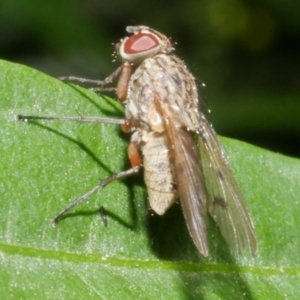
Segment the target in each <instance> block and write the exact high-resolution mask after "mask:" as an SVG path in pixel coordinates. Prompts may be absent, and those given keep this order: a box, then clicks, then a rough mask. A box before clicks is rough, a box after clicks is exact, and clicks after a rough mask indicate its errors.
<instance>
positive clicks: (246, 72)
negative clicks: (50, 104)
mask: <svg viewBox="0 0 300 300" xmlns="http://www.w3.org/2000/svg"><path fill="white" fill-rule="evenodd" d="M127 25H148V26H150V27H153V28H154V29H157V30H159V31H161V32H162V33H165V34H166V35H167V36H170V37H172V39H173V41H175V42H177V45H176V49H177V52H176V53H177V54H178V56H180V57H181V58H183V59H184V60H185V62H186V63H187V65H188V66H189V68H190V70H191V71H192V72H193V74H194V75H195V76H196V78H197V80H198V84H199V92H200V94H201V96H202V100H203V102H204V106H206V107H208V108H209V109H210V110H211V111H212V113H211V114H210V115H209V120H210V121H211V122H212V123H213V124H214V127H215V129H216V131H217V132H218V134H221V135H225V136H229V137H233V138H238V139H240V140H243V141H247V142H249V143H252V144H255V145H259V146H261V147H264V148H267V149H270V150H273V151H275V152H279V153H284V154H287V155H290V156H294V157H300V74H299V66H300V64H299V63H300V54H299V53H300V43H299V41H300V35H299V33H300V2H299V1H298V0H260V1H255V0H194V1H183V0H172V1H170V0H169V1H166V0H165V1H163V0H151V1H138V0H131V1H129V0H125V1H118V0H109V1H108V0H85V1H82V0H73V1H72V0H45V1H40V0H27V1H26V0H2V1H1V4H0V37H1V38H0V58H2V59H6V60H10V61H12V62H18V63H22V64H26V65H28V66H30V67H33V68H36V69H38V70H40V71H42V72H45V73H47V74H49V75H51V76H54V77H58V76H63V75H77V76H81V77H87V78H94V79H103V78H104V77H105V76H106V75H109V74H110V73H111V72H112V71H113V70H115V69H116V67H117V66H118V62H115V63H112V56H111V54H112V52H113V50H114V48H113V45H112V43H115V42H118V40H119V39H120V38H122V37H124V36H125V35H126V33H125V27H126V26H127ZM201 83H205V85H206V87H205V88H203V87H201ZM57 101H60V99H57Z"/></svg>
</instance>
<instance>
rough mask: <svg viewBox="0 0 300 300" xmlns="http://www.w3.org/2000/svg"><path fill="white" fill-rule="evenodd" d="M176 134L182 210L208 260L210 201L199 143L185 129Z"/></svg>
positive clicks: (175, 153)
mask: <svg viewBox="0 0 300 300" xmlns="http://www.w3.org/2000/svg"><path fill="white" fill-rule="evenodd" d="M173 132H174V133H175V136H174V144H173V145H174V165H175V170H176V178H177V185H178V194H179V198H180V201H181V206H182V209H183V213H184V216H185V220H186V223H187V227H188V229H189V232H190V235H191V237H192V239H193V241H194V243H195V245H196V246H197V248H198V250H199V251H200V253H201V254H202V255H203V256H208V254H209V249H208V243H207V197H206V190H205V185H204V177H203V174H202V172H201V169H200V165H199V153H198V147H197V143H196V142H195V140H194V139H193V137H192V135H191V133H190V132H186V131H185V130H184V129H177V130H175V131H173Z"/></svg>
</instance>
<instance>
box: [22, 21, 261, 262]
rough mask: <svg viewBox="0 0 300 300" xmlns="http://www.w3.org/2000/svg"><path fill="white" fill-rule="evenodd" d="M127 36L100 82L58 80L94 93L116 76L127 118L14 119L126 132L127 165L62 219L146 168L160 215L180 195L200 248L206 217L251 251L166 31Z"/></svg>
mask: <svg viewBox="0 0 300 300" xmlns="http://www.w3.org/2000/svg"><path fill="white" fill-rule="evenodd" d="M126 30H127V32H128V33H129V34H130V36H129V37H125V38H124V39H121V41H120V42H119V43H118V44H117V45H116V54H117V56H118V57H120V58H121V60H122V65H121V66H120V67H119V68H118V69H117V70H116V71H115V72H114V73H113V74H112V75H110V76H109V77H107V78H106V79H105V80H103V81H99V80H88V79H82V78H77V77H64V78H62V79H63V80H77V81H80V82H91V83H95V84H97V85H98V86H99V87H97V88H94V89H93V90H94V91H103V90H114V89H112V88H105V87H104V86H106V85H108V84H109V83H111V82H112V81H113V80H114V79H115V78H117V77H118V83H117V88H116V89H115V90H116V94H117V97H118V100H119V101H121V102H123V104H124V106H125V118H124V119H113V118H101V117H99V118H95V117H66V118H57V117H36V116H21V115H18V116H17V119H19V120H29V119H31V120H32V119H44V120H47V119H48V120H58V119H59V120H71V121H85V122H102V123H114V124H121V125H122V129H123V131H125V132H130V133H131V138H130V143H129V146H128V157H129V160H130V163H131V168H130V169H129V170H126V171H123V172H120V173H118V174H114V175H112V176H110V177H108V178H106V179H104V180H101V181H100V182H99V183H98V184H97V185H96V186H95V187H94V188H93V189H91V190H90V191H88V192H87V193H86V194H84V195H82V196H81V197H79V198H78V199H76V201H75V202H73V203H72V204H71V205H69V206H68V207H66V208H65V209H64V210H63V211H62V212H60V213H59V214H58V215H57V216H56V217H55V218H54V220H53V223H54V224H57V223H58V222H59V220H60V219H61V217H62V216H64V215H65V214H66V213H67V212H69V211H70V210H71V209H72V208H73V207H74V206H76V205H77V204H79V203H80V202H82V201H83V200H85V199H86V198H88V197H89V196H90V195H91V194H93V193H94V192H96V191H97V190H99V189H101V188H103V187H104V186H106V185H107V184H109V183H110V182H112V181H114V180H117V179H120V178H123V177H127V176H130V175H132V174H134V173H136V172H138V171H139V170H140V169H141V167H142V166H143V168H144V179H145V183H146V186H147V190H148V198H149V205H150V207H151V208H152V209H153V210H154V211H155V212H156V213H157V214H159V215H163V214H164V213H165V212H166V211H167V210H168V209H169V208H170V206H171V205H172V204H174V202H175V201H177V200H178V199H180V202H181V206H182V209H183V214H184V217H185V221H186V224H187V227H188V230H189V233H190V235H191V237H192V239H193V241H194V243H195V245H196V247H197V249H198V250H199V252H200V253H201V254H202V255H203V256H205V257H207V256H208V255H209V248H208V239H207V227H208V214H210V215H211V216H212V218H213V219H214V220H215V222H216V223H217V225H218V226H219V228H220V231H221V233H222V235H223V237H224V238H225V240H226V241H227V243H228V244H229V246H230V247H231V248H232V249H233V250H235V251H237V252H238V253H242V251H243V250H244V249H245V248H248V249H249V250H250V252H251V255H252V256H254V255H255V252H256V237H255V231H254V227H253V224H252V221H251V217H250V214H249V212H248V209H247V205H246V201H245V199H244V196H243V194H242V192H241V190H240V188H239V185H238V183H237V181H236V179H235V177H234V174H233V172H232V170H231V169H230V166H229V164H228V162H227V158H226V156H225V153H224V150H223V147H222V145H221V144H220V142H219V140H218V138H217V136H216V134H215V132H214V130H213V129H212V127H211V126H210V124H209V123H208V121H207V120H206V118H205V116H204V115H203V113H202V112H201V111H200V110H199V103H198V102H199V100H198V99H199V98H198V93H197V86H196V83H195V79H194V77H193V75H192V74H191V73H190V72H189V70H188V69H187V67H186V65H185V64H184V62H183V61H182V60H181V59H179V58H178V57H177V56H175V55H174V54H172V52H173V50H174V48H173V46H172V44H171V41H170V39H168V38H167V37H166V36H165V35H163V34H161V33H159V32H157V31H155V30H153V29H151V28H149V27H146V26H128V27H127V28H126Z"/></svg>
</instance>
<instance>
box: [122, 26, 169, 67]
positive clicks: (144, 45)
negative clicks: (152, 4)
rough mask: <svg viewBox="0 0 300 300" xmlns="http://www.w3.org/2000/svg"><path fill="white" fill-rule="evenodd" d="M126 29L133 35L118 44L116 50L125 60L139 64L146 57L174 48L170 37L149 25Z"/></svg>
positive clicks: (165, 52) (167, 51)
mask: <svg viewBox="0 0 300 300" xmlns="http://www.w3.org/2000/svg"><path fill="white" fill-rule="evenodd" d="M126 31H127V32H128V33H131V34H132V35H131V36H130V37H126V38H124V39H122V40H121V41H120V43H118V44H116V52H117V54H118V55H119V56H120V57H121V59H122V60H123V61H127V62H130V63H133V64H138V63H141V62H142V61H143V60H145V59H146V58H150V57H153V56H154V55H156V54H159V53H164V54H168V53H170V52H171V51H172V50H173V46H172V44H171V41H170V39H168V38H167V37H166V36H165V35H163V34H161V33H159V32H157V31H155V30H153V29H151V28H149V27H147V26H127V27H126Z"/></svg>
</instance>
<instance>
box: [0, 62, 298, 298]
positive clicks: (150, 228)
mask: <svg viewBox="0 0 300 300" xmlns="http://www.w3.org/2000/svg"><path fill="white" fill-rule="evenodd" d="M0 65H1V74H0V82H1V92H0V95H1V98H0V99H1V100H0V101H1V118H0V120H1V127H0V128H1V129H0V131H1V170H0V171H1V181H0V191H1V206H0V214H1V219H0V230H1V231H0V237H1V241H0V252H1V258H0V259H1V269H0V274H1V275H0V294H1V297H2V298H3V299H297V298H298V295H299V293H300V288H299V279H300V278H299V277H300V268H299V267H300V255H299V249H300V222H299V202H300V184H299V182H300V161H299V160H297V159H292V158H288V157H284V156H282V155H279V154H274V153H271V152H268V151H265V150H262V149H259V148H257V147H254V146H251V145H248V144H245V143H242V142H238V141H234V140H230V139H225V138H222V139H221V140H222V142H223V144H224V146H225V148H226V151H227V154H228V156H229V160H230V162H231V165H232V168H233V169H234V171H235V174H236V177H237V179H238V181H239V182H240V185H241V188H242V190H243V191H244V193H245V196H246V199H247V201H248V204H249V209H250V211H251V214H252V216H253V220H254V223H255V226H256V231H257V239H258V254H257V256H256V257H255V258H254V259H252V260H250V259H249V258H247V257H238V256H236V255H235V254H234V253H231V252H230V250H229V249H228V246H227V245H226V243H225V242H224V240H223V239H222V237H221V236H220V234H219V232H218V230H217V228H216V227H215V225H214V224H213V222H211V224H210V233H209V237H210V249H211V256H210V258H208V259H204V258H203V257H201V255H200V254H198V253H197V250H196V248H195V246H194V245H193V243H192V241H191V239H190V237H189V235H188V232H187V230H186V227H185V223H184V220H183V217H182V213H181V210H180V206H179V205H174V207H172V208H171V209H170V211H169V212H168V213H167V214H166V215H165V216H163V217H161V218H159V217H154V216H151V214H149V215H147V213H146V210H147V203H146V200H147V194H146V191H145V187H144V184H143V180H142V172H141V173H140V174H138V175H135V176H132V177H131V178H128V179H125V180H120V181H116V182H113V183H111V184H110V185H109V186H107V187H105V188H104V189H103V190H101V191H100V192H98V193H96V194H95V195H93V196H91V197H90V198H89V199H88V200H87V201H86V202H84V203H82V204H81V205H79V206H77V207H76V208H75V209H74V210H72V211H71V212H70V213H69V214H68V215H67V216H66V217H65V218H64V219H63V220H62V221H61V222H60V223H59V225H58V226H57V227H56V228H53V226H52V225H51V222H50V220H51V219H52V218H53V217H54V216H55V215H56V214H57V213H58V212H60V211H61V210H62V209H63V208H64V207H65V206H66V205H68V204H69V203H70V202H72V201H74V200H75V199H76V198H77V197H78V196H80V195H82V194H84V193H85V192H87V191H88V190H89V189H91V188H92V187H93V186H95V185H96V184H97V182H98V181H99V180H100V179H101V178H104V177H106V176H109V175H110V174H113V173H117V172H119V171H121V170H125V169H126V168H129V163H128V159H127V155H126V146H127V144H128V136H126V135H124V134H122V133H121V131H120V129H119V127H118V126H117V125H109V124H99V123H97V124H95V123H94V124H92V123H76V122H62V121H52V122H51V121H39V122H37V121H36V122H28V123H25V122H18V121H16V120H15V118H14V117H15V115H16V114H24V115H39V116H42V115H43V116H79V115H82V116H86V115H87V116H101V115H103V116H111V117H112V116H115V117H119V118H120V117H122V116H123V113H122V107H121V105H120V104H118V103H117V102H115V101H113V100H110V99H108V98H103V97H100V96H98V95H96V94H95V93H93V92H91V91H88V90H86V89H83V88H80V87H77V86H76V85H71V84H66V83H63V82H60V81H59V80H57V79H54V78H51V77H49V76H47V75H44V74H42V73H40V72H38V71H35V70H32V69H29V68H27V67H24V66H21V65H17V64H12V63H8V62H5V61H0ZM101 205H103V206H104V207H105V210H106V214H107V218H108V227H104V226H103V220H102V218H101V216H100V214H99V212H98V209H99V207H100V206H101Z"/></svg>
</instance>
